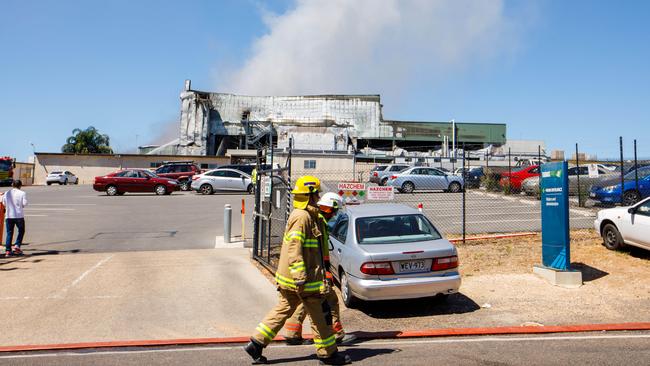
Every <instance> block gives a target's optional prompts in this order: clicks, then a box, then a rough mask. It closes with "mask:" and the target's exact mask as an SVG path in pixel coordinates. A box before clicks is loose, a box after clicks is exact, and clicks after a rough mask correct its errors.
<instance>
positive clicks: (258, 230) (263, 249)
mask: <svg viewBox="0 0 650 366" xmlns="http://www.w3.org/2000/svg"><path fill="white" fill-rule="evenodd" d="M270 160H271V161H272V160H273V159H272V158H271V159H270ZM262 166H263V165H261V164H258V173H257V179H256V181H257V183H256V185H255V187H256V189H255V211H254V222H253V230H254V232H253V259H255V260H257V261H258V262H260V264H262V265H263V266H264V267H266V268H267V269H268V270H269V271H271V272H275V269H276V268H277V265H278V259H279V257H280V247H281V246H282V240H283V237H284V230H285V227H286V224H287V218H288V217H289V213H290V208H291V154H290V153H289V156H288V159H287V163H286V165H285V167H282V168H275V169H268V170H263V169H259V168H261V167H262ZM271 167H273V165H272V164H271Z"/></svg>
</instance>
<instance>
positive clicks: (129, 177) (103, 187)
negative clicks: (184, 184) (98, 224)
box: [93, 169, 180, 196]
mask: <svg viewBox="0 0 650 366" xmlns="http://www.w3.org/2000/svg"><path fill="white" fill-rule="evenodd" d="M93 189H94V190H96V191H100V192H106V194H107V195H109V196H115V195H118V196H121V195H123V194H124V193H126V192H154V193H156V194H157V195H163V194H172V192H174V191H178V190H180V185H179V184H178V181H176V180H173V179H169V178H161V177H159V176H157V175H156V174H154V173H152V172H150V171H148V170H146V169H126V170H120V171H119V172H115V173H111V174H106V175H104V176H102V177H95V183H94V184H93Z"/></svg>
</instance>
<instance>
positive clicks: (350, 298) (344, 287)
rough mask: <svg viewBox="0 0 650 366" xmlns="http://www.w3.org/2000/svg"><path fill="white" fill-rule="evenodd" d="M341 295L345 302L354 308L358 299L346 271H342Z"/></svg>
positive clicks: (350, 307)
mask: <svg viewBox="0 0 650 366" xmlns="http://www.w3.org/2000/svg"><path fill="white" fill-rule="evenodd" d="M340 278H341V297H342V298H343V303H344V304H345V306H347V307H348V308H349V309H352V308H354V306H355V305H356V304H357V299H356V298H355V297H354V295H352V290H351V289H350V283H349V282H348V275H347V274H346V273H345V271H341V276H340Z"/></svg>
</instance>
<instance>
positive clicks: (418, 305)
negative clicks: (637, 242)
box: [341, 230, 650, 332]
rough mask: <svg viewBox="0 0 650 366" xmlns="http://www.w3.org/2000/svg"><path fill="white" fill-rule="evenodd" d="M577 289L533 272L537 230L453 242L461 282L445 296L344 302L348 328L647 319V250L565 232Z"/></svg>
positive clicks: (592, 235)
mask: <svg viewBox="0 0 650 366" xmlns="http://www.w3.org/2000/svg"><path fill="white" fill-rule="evenodd" d="M571 239H572V241H571V261H572V267H573V268H574V269H579V270H581V271H582V274H583V281H584V285H583V286H582V287H580V288H578V289H566V288H562V287H557V286H553V285H551V284H549V283H547V282H545V281H544V280H543V279H541V278H539V277H537V276H536V275H534V274H533V273H532V270H533V266H534V265H536V264H539V263H540V262H541V235H534V236H529V237H519V238H512V239H492V240H482V241H468V242H466V243H465V244H462V243H459V244H457V247H458V253H459V260H460V271H461V274H462V276H463V283H462V285H461V288H460V293H458V294H454V295H451V296H450V297H449V298H448V299H447V300H446V301H442V302H441V301H438V300H435V299H417V300H402V301H381V302H371V303H364V304H362V305H361V306H359V307H358V308H357V309H346V308H345V306H344V305H343V304H342V303H341V310H342V320H343V323H344V326H345V328H346V330H347V331H348V332H353V331H388V330H414V329H427V328H450V327H487V326H518V325H530V326H535V325H567V324H587V323H618V322H648V321H650V252H649V251H644V250H641V249H635V248H631V249H628V250H626V251H621V252H614V251H610V250H607V249H606V248H605V247H604V246H603V245H602V239H601V238H600V237H599V236H598V235H597V234H596V233H595V232H594V231H593V230H576V231H573V232H572V234H571Z"/></svg>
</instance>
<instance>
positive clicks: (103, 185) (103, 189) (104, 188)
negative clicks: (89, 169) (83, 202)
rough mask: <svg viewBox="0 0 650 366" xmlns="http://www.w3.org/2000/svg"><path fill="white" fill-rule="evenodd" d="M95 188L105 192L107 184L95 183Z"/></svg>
mask: <svg viewBox="0 0 650 366" xmlns="http://www.w3.org/2000/svg"><path fill="white" fill-rule="evenodd" d="M93 189H94V190H96V191H99V192H103V191H105V190H106V185H105V184H96V183H95V184H93Z"/></svg>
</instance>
